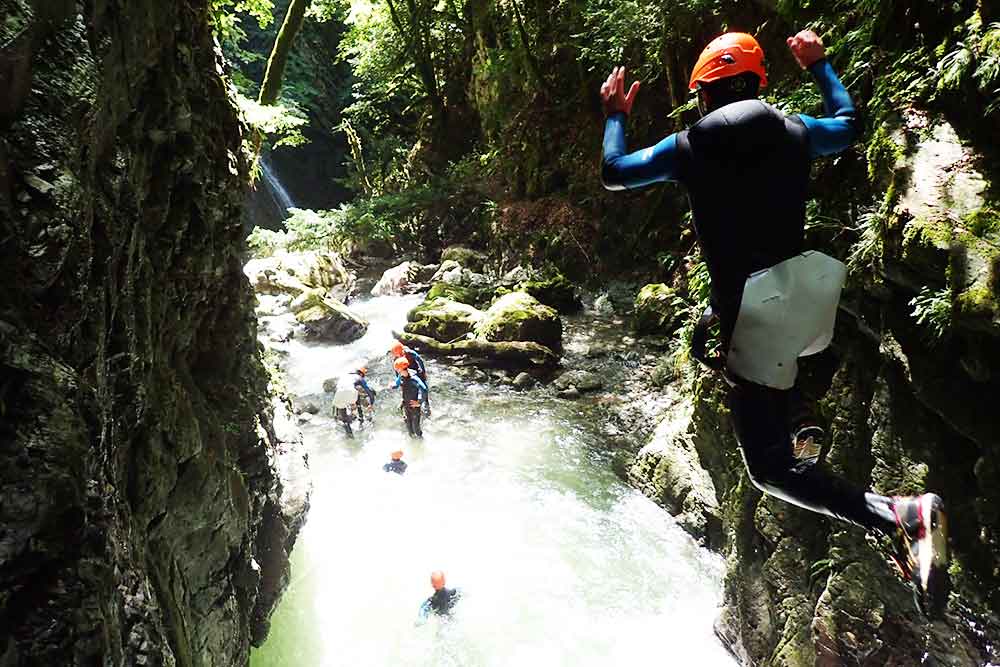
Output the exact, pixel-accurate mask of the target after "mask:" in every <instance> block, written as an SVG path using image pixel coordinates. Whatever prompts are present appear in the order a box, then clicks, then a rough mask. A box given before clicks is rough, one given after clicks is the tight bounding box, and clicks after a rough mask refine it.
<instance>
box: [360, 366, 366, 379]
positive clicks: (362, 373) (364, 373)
mask: <svg viewBox="0 0 1000 667" xmlns="http://www.w3.org/2000/svg"><path fill="white" fill-rule="evenodd" d="M358 375H360V376H361V377H364V376H366V375H368V367H367V366H362V367H361V368H359V369H358Z"/></svg>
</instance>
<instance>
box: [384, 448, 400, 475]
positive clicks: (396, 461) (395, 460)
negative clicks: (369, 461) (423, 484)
mask: <svg viewBox="0 0 1000 667" xmlns="http://www.w3.org/2000/svg"><path fill="white" fill-rule="evenodd" d="M390 456H391V457H392V458H391V459H390V460H389V462H388V463H386V464H385V465H384V466H382V470H384V471H386V472H394V473H396V474H397V475H402V474H403V473H404V472H406V461H404V460H403V450H402V449H397V450H396V451H394V452H393V453H392V454H391V455H390Z"/></svg>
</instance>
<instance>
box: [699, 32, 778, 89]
mask: <svg viewBox="0 0 1000 667" xmlns="http://www.w3.org/2000/svg"><path fill="white" fill-rule="evenodd" d="M744 72H751V73H753V74H756V75H757V77H758V78H759V79H760V87H761V88H764V87H766V86H767V72H765V71H764V49H762V48H760V44H758V43H757V40H756V39H754V38H753V36H752V35H748V34H747V33H745V32H727V33H726V34H724V35H720V36H719V37H716V38H715V39H713V40H712V41H711V42H709V43H708V46H706V47H705V50H704V51H702V52H701V55H700V56H698V62H697V63H696V64H695V66H694V69H693V70H691V81H690V83H688V88H690V89H691V90H697V89H698V84H699V83H712V82H713V81H718V80H719V79H725V78H727V77H730V76H736V75H737V74H743V73H744Z"/></svg>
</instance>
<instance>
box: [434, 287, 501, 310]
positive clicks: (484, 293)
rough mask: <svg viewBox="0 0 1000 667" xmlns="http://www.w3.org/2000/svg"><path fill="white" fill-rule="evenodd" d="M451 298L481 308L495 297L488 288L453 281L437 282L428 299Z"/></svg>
mask: <svg viewBox="0 0 1000 667" xmlns="http://www.w3.org/2000/svg"><path fill="white" fill-rule="evenodd" d="M439 297H440V298H445V299H450V300H452V301H457V302H458V303H464V304H468V305H470V306H475V307H476V308H481V307H482V306H484V305H486V304H487V303H489V301H490V299H491V298H492V297H493V290H491V289H488V288H477V287H464V286H462V285H453V284H451V283H443V282H442V283H435V284H434V285H432V286H431V289H430V291H428V292H427V301H431V300H433V299H437V298H439Z"/></svg>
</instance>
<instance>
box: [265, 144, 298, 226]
mask: <svg viewBox="0 0 1000 667" xmlns="http://www.w3.org/2000/svg"><path fill="white" fill-rule="evenodd" d="M260 169H261V174H262V176H263V178H262V180H263V185H264V187H265V188H267V191H268V193H269V194H270V196H271V199H273V200H274V204H275V206H276V207H277V208H278V210H279V211H281V217H282V219H284V218H286V217H287V216H288V209H290V208H293V207H294V206H295V203H294V202H293V201H292V197H291V196H290V195H289V194H288V190H286V189H285V186H284V185H282V183H281V180H280V179H279V178H278V175H277V174H275V173H274V170H273V169H272V168H271V160H270V157H269V156H267V155H264V156H262V157H261V158H260Z"/></svg>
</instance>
